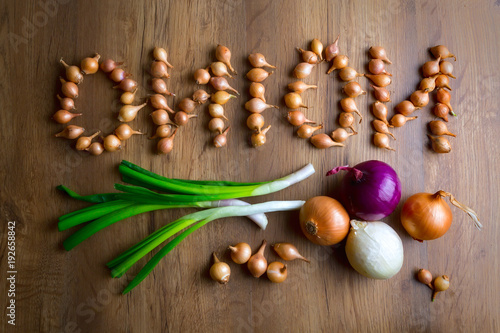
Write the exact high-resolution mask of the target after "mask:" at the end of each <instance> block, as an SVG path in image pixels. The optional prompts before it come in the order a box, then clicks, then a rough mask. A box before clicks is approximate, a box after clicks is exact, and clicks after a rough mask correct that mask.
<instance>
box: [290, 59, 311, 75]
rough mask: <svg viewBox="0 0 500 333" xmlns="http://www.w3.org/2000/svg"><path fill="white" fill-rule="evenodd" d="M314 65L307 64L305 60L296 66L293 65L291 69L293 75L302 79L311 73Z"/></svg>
mask: <svg viewBox="0 0 500 333" xmlns="http://www.w3.org/2000/svg"><path fill="white" fill-rule="evenodd" d="M313 67H314V65H312V64H309V63H307V62H301V63H300V64H298V65H297V66H295V68H294V70H293V76H294V77H295V78H297V79H303V78H305V77H308V76H309V74H311V71H312V69H313Z"/></svg>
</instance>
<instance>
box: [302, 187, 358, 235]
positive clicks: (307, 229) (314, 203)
mask: <svg viewBox="0 0 500 333" xmlns="http://www.w3.org/2000/svg"><path fill="white" fill-rule="evenodd" d="M299 220H300V227H301V229H302V232H303V233H304V235H305V236H306V237H307V238H308V239H309V240H310V241H311V242H313V243H315V244H319V245H333V244H337V243H339V242H341V241H342V240H343V239H344V238H345V237H346V236H347V233H348V232H349V214H347V211H346V210H345V209H344V207H343V206H342V205H341V204H340V202H338V201H337V200H335V199H333V198H330V197H326V196H318V197H313V198H310V199H309V200H307V201H306V203H305V204H304V206H302V208H301V209H300V214H299Z"/></svg>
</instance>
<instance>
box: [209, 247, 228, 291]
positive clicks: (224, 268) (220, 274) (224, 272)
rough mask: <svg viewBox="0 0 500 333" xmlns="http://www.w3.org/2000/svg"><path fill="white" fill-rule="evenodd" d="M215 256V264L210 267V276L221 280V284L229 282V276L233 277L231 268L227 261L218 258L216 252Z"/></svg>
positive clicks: (218, 280) (215, 279)
mask: <svg viewBox="0 0 500 333" xmlns="http://www.w3.org/2000/svg"><path fill="white" fill-rule="evenodd" d="M213 256H214V264H213V265H212V267H210V277H211V278H212V280H214V281H217V282H219V283H220V284H226V283H228V282H229V278H230V277H231V268H230V267H229V265H228V264H226V263H225V262H222V261H220V260H219V258H217V256H216V255H215V253H213Z"/></svg>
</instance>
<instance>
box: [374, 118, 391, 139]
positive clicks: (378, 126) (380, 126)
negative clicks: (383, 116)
mask: <svg viewBox="0 0 500 333" xmlns="http://www.w3.org/2000/svg"><path fill="white" fill-rule="evenodd" d="M372 125H373V128H374V129H375V131H377V132H379V133H383V134H387V135H390V136H391V137H392V138H393V139H394V140H396V137H395V136H394V134H392V133H391V132H389V128H388V127H387V125H386V123H384V122H383V121H382V120H378V119H374V120H373V121H372Z"/></svg>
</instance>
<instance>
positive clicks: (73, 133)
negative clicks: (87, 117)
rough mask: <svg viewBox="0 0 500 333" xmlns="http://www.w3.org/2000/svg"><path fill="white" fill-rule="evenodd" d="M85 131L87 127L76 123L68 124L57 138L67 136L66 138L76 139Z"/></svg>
mask: <svg viewBox="0 0 500 333" xmlns="http://www.w3.org/2000/svg"><path fill="white" fill-rule="evenodd" d="M83 132H85V128H83V127H80V126H76V125H68V126H66V127H65V128H64V129H63V130H62V131H61V132H59V133H57V134H56V135H55V136H56V137H57V138H65V139H70V140H73V139H76V138H77V137H79V136H80V135H82V133H83Z"/></svg>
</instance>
